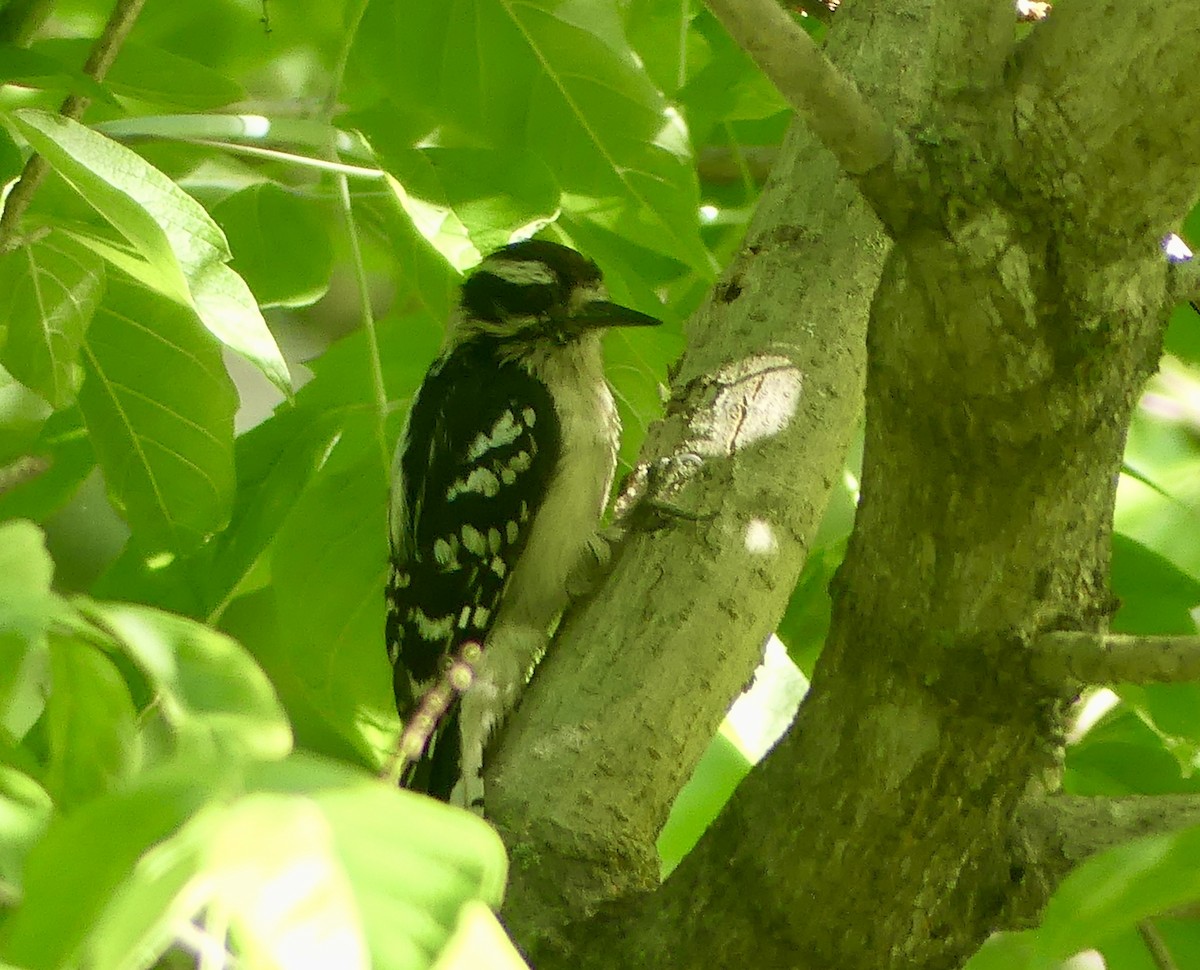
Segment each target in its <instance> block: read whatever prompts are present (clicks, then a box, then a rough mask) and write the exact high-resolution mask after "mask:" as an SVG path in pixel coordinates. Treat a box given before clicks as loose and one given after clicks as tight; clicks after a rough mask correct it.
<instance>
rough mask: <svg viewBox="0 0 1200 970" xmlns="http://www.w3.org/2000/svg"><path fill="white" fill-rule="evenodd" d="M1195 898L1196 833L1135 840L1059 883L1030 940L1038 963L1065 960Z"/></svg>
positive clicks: (1199, 893)
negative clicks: (1040, 961)
mask: <svg viewBox="0 0 1200 970" xmlns="http://www.w3.org/2000/svg"><path fill="white" fill-rule="evenodd" d="M1197 899H1200V828H1191V829H1185V830H1183V831H1181V832H1175V833H1171V834H1169V835H1155V836H1150V837H1148V838H1142V839H1137V840H1135V841H1133V842H1130V843H1127V844H1126V845H1121V846H1118V847H1116V848H1114V849H1109V850H1108V851H1106V852H1102V853H1100V854H1099V855H1095V856H1093V857H1092V858H1090V859H1088V860H1087V861H1086V862H1084V863H1083V864H1082V865H1081V866H1079V867H1078V868H1076V869H1075V870H1074V872H1072V873H1071V874H1070V875H1069V876H1068V877H1067V878H1066V879H1064V880H1063V881H1062V883H1060V884H1059V887H1058V889H1057V890H1056V891H1055V893H1054V895H1053V896H1052V897H1051V899H1050V902H1049V903H1048V904H1047V905H1046V909H1045V911H1044V914H1043V918H1042V925H1041V927H1040V928H1039V929H1038V930H1037V932H1036V935H1035V941H1036V945H1035V950H1034V953H1035V957H1034V963H1033V964H1032V965H1035V966H1036V965H1038V964H1037V962H1036V961H1037V960H1038V959H1041V960H1043V961H1046V962H1047V963H1049V962H1050V961H1056V960H1065V959H1067V958H1068V957H1070V956H1072V955H1073V954H1075V953H1078V952H1079V951H1080V950H1085V949H1088V948H1089V947H1094V946H1097V945H1099V944H1102V943H1103V942H1105V941H1106V940H1109V939H1112V938H1113V937H1114V936H1116V935H1117V934H1118V933H1120V932H1121V931H1122V930H1125V929H1129V928H1132V927H1135V926H1136V925H1137V924H1138V922H1139V921H1141V920H1144V919H1148V918H1150V917H1152V916H1157V915H1160V914H1165V913H1167V912H1169V911H1171V910H1173V909H1177V908H1179V907H1181V906H1184V905H1186V904H1189V903H1192V902H1194V901H1196V900H1197Z"/></svg>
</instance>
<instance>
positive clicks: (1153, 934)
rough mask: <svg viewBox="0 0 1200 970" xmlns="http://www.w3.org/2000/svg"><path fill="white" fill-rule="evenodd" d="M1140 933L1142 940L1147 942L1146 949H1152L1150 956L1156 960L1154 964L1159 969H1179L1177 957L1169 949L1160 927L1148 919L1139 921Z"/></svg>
mask: <svg viewBox="0 0 1200 970" xmlns="http://www.w3.org/2000/svg"><path fill="white" fill-rule="evenodd" d="M1137 928H1138V935H1139V936H1140V937H1141V938H1142V942H1143V943H1145V944H1146V949H1147V950H1149V951H1150V957H1151V959H1153V960H1154V966H1155V967H1157V968H1158V970H1179V967H1178V965H1177V964H1176V963H1175V959H1174V958H1173V957H1172V956H1171V951H1170V950H1168V949H1167V943H1166V941H1165V940H1164V939H1163V938H1162V934H1161V933H1159V932H1158V927H1157V926H1155V925H1154V924H1153V923H1151V922H1150V920H1148V919H1144V920H1142V921H1141V922H1140V923H1138V927H1137Z"/></svg>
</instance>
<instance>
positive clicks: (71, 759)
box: [45, 637, 138, 811]
mask: <svg viewBox="0 0 1200 970" xmlns="http://www.w3.org/2000/svg"><path fill="white" fill-rule="evenodd" d="M50 675H51V693H50V697H49V699H48V700H47V702H46V733H47V738H48V741H49V747H50V763H49V765H48V767H47V769H46V778H45V784H46V787H47V789H49V791H50V793H51V794H52V795H53V796H54V801H55V803H56V804H57V805H58V806H59V807H60V808H62V809H64V810H68V811H69V810H70V809H72V808H74V807H75V806H77V805H79V804H81V803H82V802H85V801H87V800H88V799H89V798H93V797H95V796H97V795H101V794H104V793H105V792H107V791H111V790H112V789H114V788H115V787H117V786H118V785H120V784H121V782H122V781H124V780H126V779H127V778H128V777H129V776H130V774H131V772H132V770H133V768H134V767H135V762H136V760H137V753H138V749H137V712H136V710H135V709H134V706H133V700H132V698H131V697H130V696H129V688H128V687H127V686H126V684H125V681H124V680H123V679H122V678H121V675H120V674H119V673H118V672H117V668H116V667H115V666H113V662H112V661H111V660H109V659H108V657H106V656H105V655H104V654H103V653H101V652H100V651H99V650H97V649H96V648H95V647H93V646H91V645H90V644H87V643H83V642H81V641H79V640H74V639H67V638H62V637H55V638H53V639H52V640H51V643H50Z"/></svg>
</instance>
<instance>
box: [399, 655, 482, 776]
mask: <svg viewBox="0 0 1200 970" xmlns="http://www.w3.org/2000/svg"><path fill="white" fill-rule="evenodd" d="M482 656H483V648H482V647H480V645H479V644H478V643H476V642H475V641H474V640H468V641H467V642H466V643H464V644H463V645H462V649H461V650H459V652H458V656H457V657H455V658H454V660H453V661H451V663H450V664H449V665H448V666H447V667H446V669H445V670H444V671H443V672H442V675H441V676H440V677H439V678H438V679H437V681H436V682H435V683H434V684H433V686H432V687H430V688H429V690H427V691H425V693H424V694H422V695H421V700H420V702H419V703H418V704H417V707H416V710H414V711H413V713H412V716H411V717H409V719H408V723H407V724H405V725H404V729H403V730H402V731H401V732H400V737H399V738H397V740H396V744H395V745H394V746H393V747H392V750H391V753H390V755H389V756H388V759H387V761H386V762H385V763H384V766H383V770H382V771H380V773H379V777H380V778H383V779H386V780H387V782H388V783H389V784H391V785H397V784H399V783H400V779H401V778H403V777H404V773H405V771H406V770H407V769H408V766H409V765H411V764H415V763H416V762H417V761H418V760H420V758H421V755H422V754H423V753H424V752H425V747H426V746H427V745H428V744H429V739H430V738H431V737H432V736H433V732H434V731H435V730H436V729H437V726H438V724H440V723H441V721H442V718H444V717H445V716H446V713H447V712H448V711H449V710H450V706H451V705H452V704H453V703H454V701H455V699H456V698H458V697H460V696H462V694H464V693H465V692H466V690H467V688H469V687H470V686H471V683H472V681H474V680H475V669H476V667H477V666H478V664H479V658H480V657H482Z"/></svg>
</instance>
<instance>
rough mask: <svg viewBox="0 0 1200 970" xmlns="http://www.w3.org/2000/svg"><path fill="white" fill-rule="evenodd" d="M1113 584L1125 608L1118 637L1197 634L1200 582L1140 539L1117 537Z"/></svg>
mask: <svg viewBox="0 0 1200 970" xmlns="http://www.w3.org/2000/svg"><path fill="white" fill-rule="evenodd" d="M1112 543H1113V560H1112V584H1113V592H1115V593H1116V594H1117V596H1118V598H1119V600H1120V603H1121V608H1120V609H1119V610H1118V611H1117V615H1116V616H1115V617H1114V618H1113V622H1112V628H1113V630H1114V632H1118V633H1139V634H1144V635H1150V634H1159V635H1167V634H1172V633H1195V632H1196V622H1195V620H1193V619H1192V613H1191V611H1192V608H1193V607H1195V606H1196V605H1197V604H1198V603H1200V582H1198V581H1197V580H1196V579H1194V578H1193V577H1191V576H1189V575H1188V574H1187V573H1185V572H1184V571H1183V570H1182V569H1180V568H1179V567H1178V566H1176V565H1175V564H1174V563H1172V562H1171V561H1170V560H1168V559H1167V558H1166V557H1164V556H1162V555H1160V554H1159V553H1157V552H1155V551H1154V550H1152V549H1149V548H1148V547H1146V546H1144V545H1142V544H1141V543H1140V542H1138V541H1137V540H1136V539H1132V538H1130V537H1129V536H1126V535H1121V534H1120V533H1114V534H1113V540H1112Z"/></svg>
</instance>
